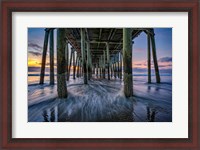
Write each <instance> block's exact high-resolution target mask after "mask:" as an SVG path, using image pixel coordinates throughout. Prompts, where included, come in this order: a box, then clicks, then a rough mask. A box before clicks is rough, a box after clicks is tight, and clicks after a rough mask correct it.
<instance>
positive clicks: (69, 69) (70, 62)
mask: <svg viewBox="0 0 200 150" xmlns="http://www.w3.org/2000/svg"><path fill="white" fill-rule="evenodd" d="M72 57H73V49H72V48H71V54H70V60H69V67H68V76H67V81H69V78H70V72H71V65H72Z"/></svg>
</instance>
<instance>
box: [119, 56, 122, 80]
mask: <svg viewBox="0 0 200 150" xmlns="http://www.w3.org/2000/svg"><path fill="white" fill-rule="evenodd" d="M119 56H120V67H119V68H120V70H119V71H120V74H119V78H120V79H122V53H121V52H120V53H119Z"/></svg>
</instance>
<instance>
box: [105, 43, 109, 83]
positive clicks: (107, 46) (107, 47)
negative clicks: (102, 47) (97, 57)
mask: <svg viewBox="0 0 200 150" xmlns="http://www.w3.org/2000/svg"><path fill="white" fill-rule="evenodd" d="M106 52H107V68H108V80H110V52H109V43H106Z"/></svg>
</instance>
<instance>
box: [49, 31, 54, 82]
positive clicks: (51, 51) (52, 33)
mask: <svg viewBox="0 0 200 150" xmlns="http://www.w3.org/2000/svg"><path fill="white" fill-rule="evenodd" d="M49 54H50V85H53V84H54V29H51V30H50V53H49Z"/></svg>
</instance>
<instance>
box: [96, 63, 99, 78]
mask: <svg viewBox="0 0 200 150" xmlns="http://www.w3.org/2000/svg"><path fill="white" fill-rule="evenodd" d="M98 73H99V65H98V63H97V68H96V77H97V78H98Z"/></svg>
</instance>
